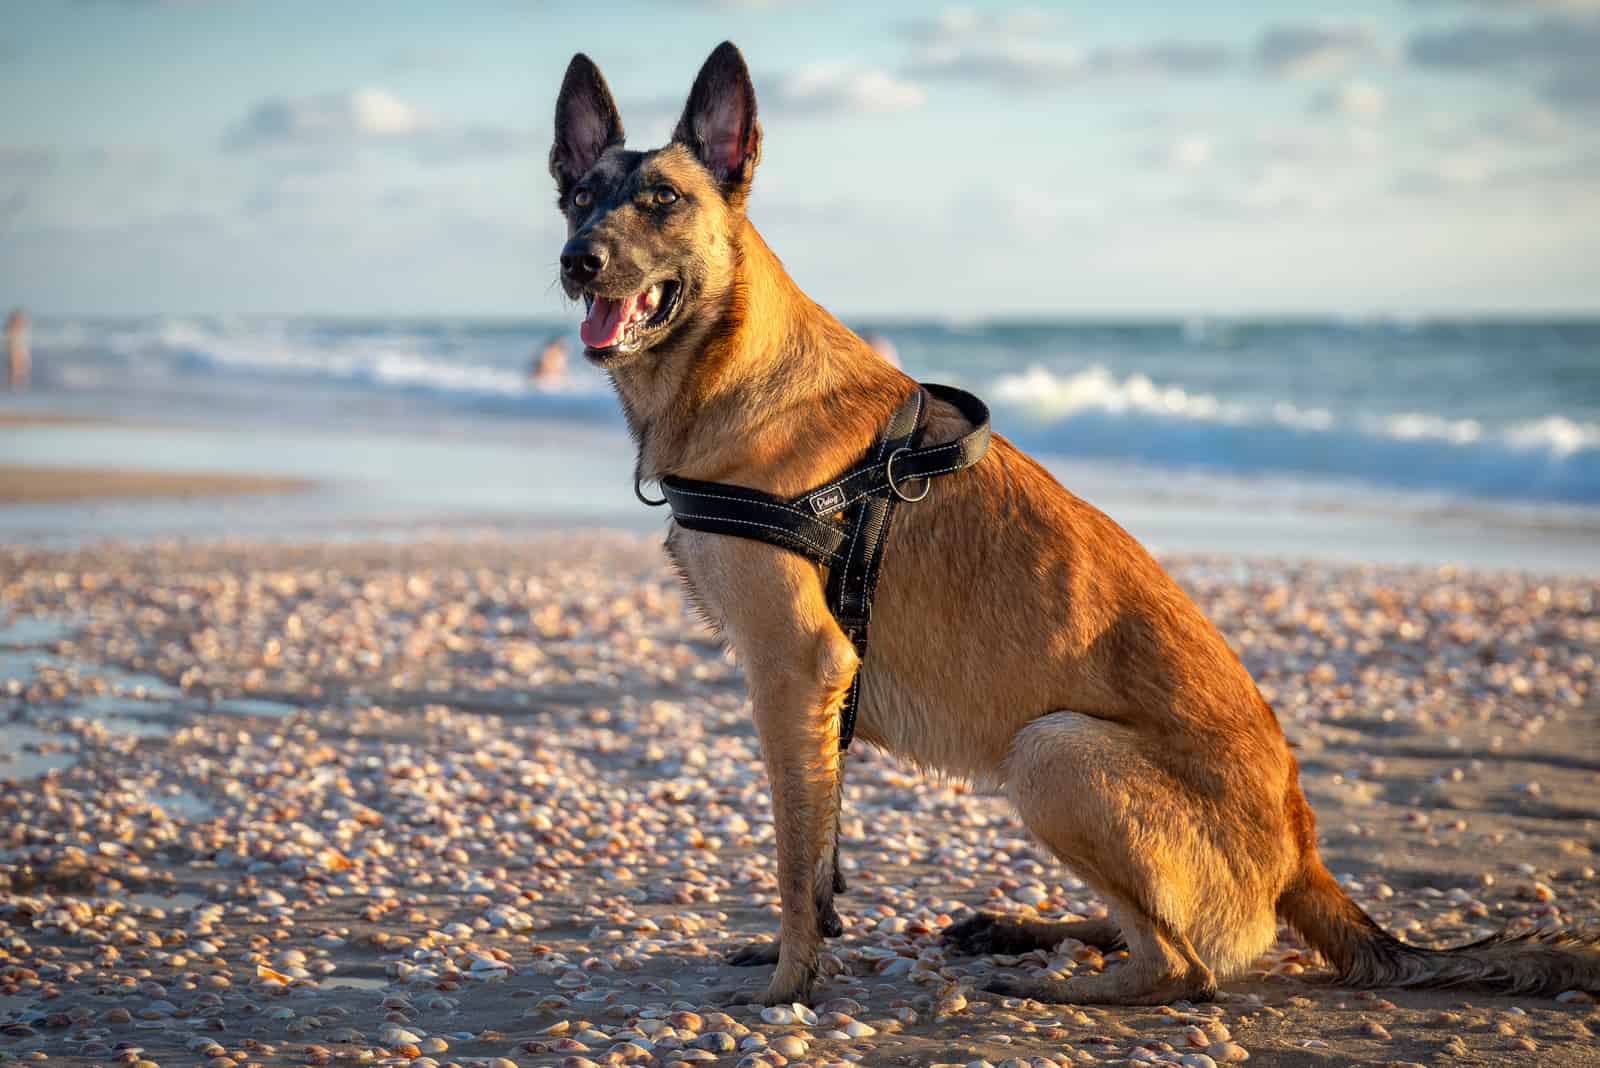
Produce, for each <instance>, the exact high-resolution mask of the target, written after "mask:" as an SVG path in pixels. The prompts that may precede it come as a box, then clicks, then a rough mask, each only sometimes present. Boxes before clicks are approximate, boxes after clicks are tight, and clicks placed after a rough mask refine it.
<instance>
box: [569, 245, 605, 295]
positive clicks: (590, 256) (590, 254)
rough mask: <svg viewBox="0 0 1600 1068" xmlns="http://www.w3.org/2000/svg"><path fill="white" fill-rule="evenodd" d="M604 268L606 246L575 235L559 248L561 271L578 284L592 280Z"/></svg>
mask: <svg viewBox="0 0 1600 1068" xmlns="http://www.w3.org/2000/svg"><path fill="white" fill-rule="evenodd" d="M605 269H606V247H605V246H604V245H597V244H595V243H594V242H593V241H590V240H589V239H588V238H586V237H575V238H573V239H572V240H571V241H568V242H567V247H566V248H564V249H562V250H561V273H562V274H564V275H566V276H567V277H568V278H570V279H572V280H573V281H574V282H577V283H579V284H580V285H581V284H583V283H585V282H592V281H594V280H595V278H596V277H597V276H598V275H599V274H600V272H601V271H603V270H605Z"/></svg>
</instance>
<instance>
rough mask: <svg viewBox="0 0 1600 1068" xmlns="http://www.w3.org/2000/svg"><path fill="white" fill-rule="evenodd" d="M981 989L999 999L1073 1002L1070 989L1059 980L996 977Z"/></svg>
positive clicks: (1058, 1002) (1056, 1002) (1057, 1002)
mask: <svg viewBox="0 0 1600 1068" xmlns="http://www.w3.org/2000/svg"><path fill="white" fill-rule="evenodd" d="M983 989H984V990H986V991H988V992H989V993H991V994H999V995H1000V996H1001V997H1008V998H1031V999H1032V1000H1034V1001H1047V1002H1053V1003H1055V1004H1062V1003H1066V1002H1071V1001H1073V1000H1075V999H1074V998H1073V996H1072V995H1073V991H1072V989H1071V987H1069V986H1068V985H1067V984H1066V983H1065V982H1062V981H1061V980H1059V979H1021V978H1017V977H1015V976H1009V975H997V976H995V977H994V978H992V979H990V980H989V981H988V982H987V983H984V984H983Z"/></svg>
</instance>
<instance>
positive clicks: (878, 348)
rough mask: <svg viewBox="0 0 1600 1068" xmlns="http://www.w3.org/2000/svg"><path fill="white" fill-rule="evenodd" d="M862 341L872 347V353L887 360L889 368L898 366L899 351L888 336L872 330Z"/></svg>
mask: <svg viewBox="0 0 1600 1068" xmlns="http://www.w3.org/2000/svg"><path fill="white" fill-rule="evenodd" d="M862 340H863V341H865V342H866V343H867V344H868V345H870V346H872V351H873V352H876V353H877V354H878V355H879V356H882V357H883V358H884V359H885V360H888V361H889V364H890V365H891V366H893V367H899V366H900V350H899V349H897V348H895V347H894V342H893V341H890V340H889V335H888V334H881V333H879V332H878V331H876V330H874V331H873V332H872V333H870V334H868V335H867V336H866V337H865V338H862Z"/></svg>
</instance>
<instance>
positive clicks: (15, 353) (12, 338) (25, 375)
mask: <svg viewBox="0 0 1600 1068" xmlns="http://www.w3.org/2000/svg"><path fill="white" fill-rule="evenodd" d="M6 367H7V374H6V382H7V383H8V384H9V385H10V386H11V388H12V389H16V390H22V389H27V388H28V379H29V377H30V375H31V372H32V370H33V358H32V355H31V354H30V353H29V352H28V313H27V312H25V311H23V310H22V309H21V308H18V309H16V310H15V311H13V312H12V313H11V315H10V316H9V317H8V318H7V319H6Z"/></svg>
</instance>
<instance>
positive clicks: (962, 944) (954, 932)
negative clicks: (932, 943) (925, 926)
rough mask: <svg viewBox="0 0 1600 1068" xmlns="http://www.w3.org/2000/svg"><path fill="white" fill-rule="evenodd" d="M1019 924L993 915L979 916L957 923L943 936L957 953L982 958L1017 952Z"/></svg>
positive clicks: (984, 913)
mask: <svg viewBox="0 0 1600 1068" xmlns="http://www.w3.org/2000/svg"><path fill="white" fill-rule="evenodd" d="M1016 926H1017V925H1016V921H1015V920H1013V919H1011V918H1009V917H1006V916H1001V915H999V914H997V913H993V912H979V913H975V914H974V915H972V916H968V917H967V918H966V919H964V920H962V921H961V922H960V923H953V924H951V925H950V926H949V927H946V928H945V929H944V932H943V933H942V934H941V935H940V936H939V937H940V938H941V939H942V940H943V941H944V942H945V943H946V944H948V945H949V946H951V947H952V948H953V949H954V950H955V951H956V952H957V953H964V954H966V955H968V956H971V957H981V956H985V955H987V954H990V953H1011V952H1014V951H1015V950H1014V948H1013V943H1014V942H1015V941H1016V939H1015V937H1014V935H1015V933H1016Z"/></svg>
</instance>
